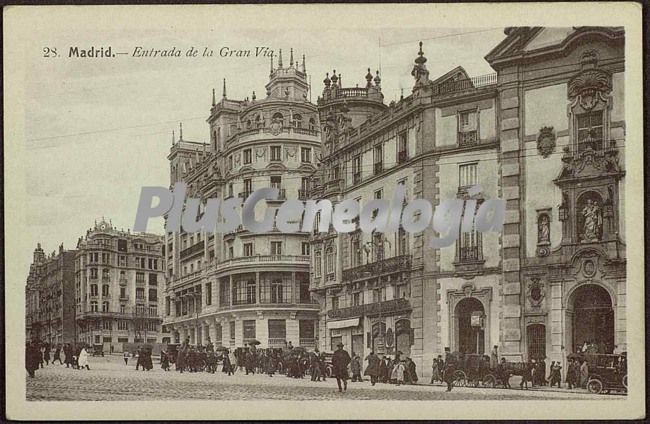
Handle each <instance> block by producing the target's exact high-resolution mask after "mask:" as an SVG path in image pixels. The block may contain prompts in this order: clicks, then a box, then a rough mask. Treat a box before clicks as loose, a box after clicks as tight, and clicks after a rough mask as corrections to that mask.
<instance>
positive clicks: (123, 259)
mask: <svg viewBox="0 0 650 424" xmlns="http://www.w3.org/2000/svg"><path fill="white" fill-rule="evenodd" d="M118 265H119V266H126V256H122V255H120V256H119V258H118Z"/></svg>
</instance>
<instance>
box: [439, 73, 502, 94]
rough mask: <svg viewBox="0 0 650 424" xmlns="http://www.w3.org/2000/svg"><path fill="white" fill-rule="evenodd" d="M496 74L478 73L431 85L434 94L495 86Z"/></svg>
mask: <svg viewBox="0 0 650 424" xmlns="http://www.w3.org/2000/svg"><path fill="white" fill-rule="evenodd" d="M496 85H497V74H496V73H492V74H486V75H479V76H476V77H472V78H465V79H460V80H456V81H446V82H443V83H441V84H438V85H436V86H434V87H433V94H434V96H439V95H445V94H454V93H461V92H464V91H470V90H476V89H480V88H488V87H496Z"/></svg>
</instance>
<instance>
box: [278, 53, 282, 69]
mask: <svg viewBox="0 0 650 424" xmlns="http://www.w3.org/2000/svg"><path fill="white" fill-rule="evenodd" d="M278 69H282V49H280V57H278Z"/></svg>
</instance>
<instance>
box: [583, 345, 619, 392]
mask: <svg viewBox="0 0 650 424" xmlns="http://www.w3.org/2000/svg"><path fill="white" fill-rule="evenodd" d="M583 358H584V359H585V360H586V361H587V365H588V368H589V377H588V379H587V390H589V393H596V394H597V393H604V394H607V393H609V392H610V391H612V390H614V391H622V392H627V353H626V352H623V353H622V354H583Z"/></svg>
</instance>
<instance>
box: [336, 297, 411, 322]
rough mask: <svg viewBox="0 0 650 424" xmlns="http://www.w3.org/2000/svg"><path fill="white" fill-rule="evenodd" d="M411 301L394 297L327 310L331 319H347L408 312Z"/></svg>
mask: <svg viewBox="0 0 650 424" xmlns="http://www.w3.org/2000/svg"><path fill="white" fill-rule="evenodd" d="M410 310H411V303H410V302H409V301H408V300H407V299H403V298H400V299H393V300H387V301H384V302H376V303H368V304H365V305H357V306H350V307H348V308H339V309H332V310H329V311H327V317H328V318H329V319H346V318H356V317H362V316H364V315H366V316H368V315H382V314H388V313H390V314H395V313H400V312H408V311H410Z"/></svg>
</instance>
